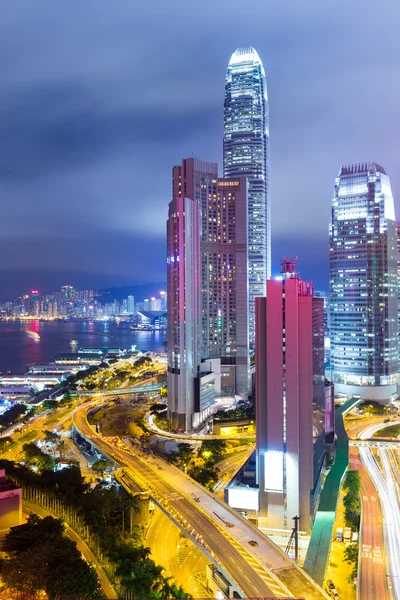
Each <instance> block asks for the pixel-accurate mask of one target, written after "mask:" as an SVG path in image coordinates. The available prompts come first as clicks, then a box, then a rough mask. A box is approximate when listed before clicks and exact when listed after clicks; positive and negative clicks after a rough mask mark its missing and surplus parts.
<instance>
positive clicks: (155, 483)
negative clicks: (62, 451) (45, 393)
mask: <svg viewBox="0 0 400 600" xmlns="http://www.w3.org/2000/svg"><path fill="white" fill-rule="evenodd" d="M87 410H88V406H87V405H86V406H83V407H81V408H80V409H79V410H77V411H76V412H75V414H74V417H73V421H74V425H75V427H76V428H77V429H78V431H80V432H81V434H82V435H83V436H84V437H85V438H86V439H87V440H88V441H90V442H92V443H93V445H95V446H96V447H97V448H99V450H101V451H102V452H103V453H104V454H105V455H108V456H111V457H112V458H113V459H114V460H115V462H116V463H118V464H119V465H121V466H123V467H127V468H128V472H129V469H130V468H132V469H133V472H132V473H131V476H132V478H133V479H134V478H135V476H136V474H138V475H139V477H140V478H141V479H142V481H145V482H146V483H147V486H148V488H149V487H150V493H151V494H152V495H153V496H155V497H157V499H159V500H160V499H161V501H162V502H163V503H166V504H165V505H166V506H168V510H171V512H174V513H175V514H177V515H180V517H181V518H182V519H184V520H185V521H186V522H187V523H188V524H190V526H191V527H193V528H194V529H195V531H196V532H198V533H199V534H200V535H201V538H202V541H203V543H204V545H206V546H207V547H208V548H209V549H210V552H212V553H213V555H214V556H215V557H217V559H218V560H219V561H220V563H221V564H222V566H223V568H224V569H225V570H226V571H227V572H228V573H230V574H231V576H232V577H233V579H234V580H235V581H236V583H237V584H238V586H239V588H240V589H241V590H242V591H243V593H244V595H245V596H246V597H249V598H260V597H268V596H269V597H275V598H279V597H280V598H284V597H288V596H291V595H293V596H296V597H304V598H307V600H314V599H315V600H317V599H318V600H320V599H322V598H326V597H327V596H326V594H325V593H324V592H323V591H322V590H321V588H319V586H317V585H316V584H315V583H314V582H312V581H311V580H308V579H307V578H306V576H305V575H304V574H303V572H302V571H301V570H300V569H298V568H297V567H296V566H295V564H294V563H293V561H291V560H290V559H289V557H287V556H286V555H285V554H284V553H282V552H281V551H280V549H279V548H277V547H276V546H275V545H274V544H273V543H272V542H271V541H270V540H268V539H267V538H266V536H264V535H263V534H262V533H261V532H260V531H259V530H257V529H256V528H255V527H253V526H252V525H251V524H250V523H249V522H248V521H246V520H245V519H242V518H241V517H240V516H239V515H237V513H234V511H231V510H230V509H229V508H228V507H227V506H226V505H223V504H222V503H220V502H219V501H218V500H214V499H213V497H212V495H210V494H208V493H207V492H206V490H204V488H201V486H198V485H197V484H195V482H193V481H192V480H191V479H190V478H189V477H187V476H186V475H184V474H183V473H182V472H180V471H179V470H178V469H176V468H174V467H172V466H171V465H168V464H167V463H164V462H163V463H162V465H161V464H160V462H157V461H154V460H149V458H147V459H146V460H144V459H142V458H140V457H139V456H138V455H133V454H131V452H129V451H127V450H126V449H121V448H120V447H118V446H116V445H112V444H111V443H110V441H109V440H107V441H106V440H105V439H103V438H102V437H101V435H99V434H97V433H96V432H95V431H94V430H93V429H92V428H91V427H90V425H89V423H88V421H87V418H86V413H87ZM190 490H194V492H191V491H190ZM191 494H193V495H197V496H198V497H199V498H200V502H195V501H194V499H193V498H192V497H191ZM225 515H226V516H225ZM227 520H229V522H231V523H232V524H233V525H234V526H233V527H232V528H228V527H227V526H226V525H225V522H226V521H227ZM224 521H225V522H224ZM251 539H254V540H256V541H257V542H258V547H257V548H251V547H250V546H249V547H247V543H248V541H249V540H251ZM261 557H262V560H261ZM267 564H269V565H271V568H272V570H273V571H274V572H272V571H271V570H269V569H268V568H266V566H265V565H267ZM275 573H279V576H280V578H281V579H283V581H284V584H283V583H282V582H281V581H279V579H278V577H277V576H276V575H275ZM289 590H290V592H289Z"/></svg>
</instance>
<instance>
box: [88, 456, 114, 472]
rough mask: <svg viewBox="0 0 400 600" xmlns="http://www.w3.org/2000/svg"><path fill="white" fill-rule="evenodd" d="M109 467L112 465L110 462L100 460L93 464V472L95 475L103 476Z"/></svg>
mask: <svg viewBox="0 0 400 600" xmlns="http://www.w3.org/2000/svg"><path fill="white" fill-rule="evenodd" d="M109 467H111V463H110V462H109V461H108V460H106V459H104V458H99V459H98V460H96V461H95V462H94V463H93V464H92V471H94V472H95V473H101V475H103V473H104V471H105V470H106V469H108V468H109Z"/></svg>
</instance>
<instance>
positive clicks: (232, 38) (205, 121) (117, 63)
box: [0, 0, 400, 296]
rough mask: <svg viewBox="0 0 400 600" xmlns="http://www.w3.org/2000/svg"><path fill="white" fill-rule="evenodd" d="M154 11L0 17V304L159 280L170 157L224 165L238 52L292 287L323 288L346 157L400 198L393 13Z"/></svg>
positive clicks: (315, 6)
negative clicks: (256, 62) (292, 270)
mask: <svg viewBox="0 0 400 600" xmlns="http://www.w3.org/2000/svg"><path fill="white" fill-rule="evenodd" d="M157 4H158V3H157V2H156V5H157ZM159 6H160V10H158V9H157V6H155V7H154V6H151V7H150V6H149V5H141V6H139V7H138V6H133V5H132V4H131V3H128V2H124V1H123V2H122V5H121V10H120V11H118V13H116V12H115V11H113V10H112V9H111V7H106V6H104V7H102V9H101V10H97V11H96V13H95V14H94V13H93V10H92V7H91V6H89V5H87V4H85V3H83V4H81V5H79V6H77V7H76V10H75V11H71V10H70V8H69V7H68V6H63V7H60V6H57V7H56V6H54V4H52V3H50V2H46V1H43V2H40V3H39V4H38V5H35V6H33V5H31V4H29V3H24V4H23V7H22V8H21V5H19V6H16V5H12V4H6V5H5V6H4V7H3V12H2V22H1V25H0V29H1V36H0V53H1V55H2V56H3V57H5V60H4V66H3V90H4V93H3V94H2V99H1V103H0V134H1V135H0V153H1V156H2V164H1V168H0V194H1V197H2V219H1V223H0V253H1V256H2V259H3V260H2V265H1V269H0V274H1V278H2V292H1V294H2V296H3V294H4V290H6V293H7V296H14V295H19V294H22V293H23V291H24V289H25V287H28V288H29V287H32V286H38V287H39V288H41V289H52V288H55V287H58V286H60V285H62V284H63V283H64V282H65V281H69V282H71V284H72V285H75V286H77V287H87V288H99V287H108V286H112V285H126V284H131V283H142V282H143V283H144V282H146V281H165V280H166V275H165V273H166V268H165V267H166V265H165V230H164V229H165V228H164V224H165V219H166V216H167V211H166V205H167V201H168V200H169V191H170V165H171V164H176V163H177V162H179V161H180V160H181V158H182V156H192V155H195V156H198V157H200V158H206V159H207V160H210V161H214V162H218V163H219V164H222V160H221V159H222V148H221V137H222V132H223V110H222V109H223V101H224V90H223V85H221V80H223V78H224V75H225V72H226V65H227V62H228V61H229V57H230V55H231V53H232V47H233V48H234V47H237V46H246V45H251V46H253V47H254V48H256V49H257V52H258V53H259V55H260V56H261V57H262V59H263V62H264V67H265V70H266V73H267V77H268V87H269V102H270V106H271V114H272V115H273V119H272V121H271V204H272V264H273V265H274V264H279V259H280V258H281V256H284V255H286V256H291V255H294V256H299V257H301V265H303V266H302V272H301V277H302V278H303V279H309V278H310V279H312V280H313V281H314V283H315V286H316V289H325V290H327V288H328V285H327V283H328V228H327V224H328V222H329V213H330V201H331V195H332V181H333V180H334V178H335V176H336V174H337V173H338V170H339V168H340V165H342V164H352V163H355V162H358V161H363V160H376V161H378V163H380V164H384V165H385V167H386V169H387V171H388V172H389V173H391V174H392V187H393V195H394V197H395V199H396V198H399V197H400V178H399V177H398V176H397V171H398V169H397V164H396V156H397V152H396V148H397V139H398V138H399V136H400V123H399V119H398V116H397V108H396V107H397V106H398V104H399V102H400V89H399V86H398V85H397V72H398V64H399V56H400V52H399V50H400V40H399V38H398V32H397V23H398V20H399V13H400V7H399V6H398V4H397V3H394V2H391V3H389V4H388V5H387V6H386V9H385V11H375V12H371V11H366V10H365V9H364V8H365V7H364V5H363V4H362V3H361V2H360V1H359V0H356V1H355V2H354V3H352V4H351V6H350V5H348V3H345V2H344V0H339V4H338V3H335V4H332V5H330V4H329V3H328V5H324V7H323V9H322V8H321V4H320V3H319V2H317V1H316V0H310V1H309V2H307V3H302V4H299V3H292V4H291V7H290V10H287V7H286V6H285V5H283V4H279V3H275V4H273V5H270V4H268V5H266V4H265V3H264V2H261V1H259V2H256V3H255V5H254V11H255V14H256V15H257V18H252V19H251V21H249V20H248V19H247V18H246V17H248V14H247V11H246V8H245V6H244V5H237V6H236V5H235V6H233V5H232V3H231V2H227V0H221V2H219V3H218V5H215V3H213V4H211V2H206V3H205V4H204V5H203V8H204V10H202V12H201V14H200V15H199V14H197V13H198V11H196V18H194V9H192V8H190V10H189V9H188V7H187V6H186V7H185V10H175V11H174V14H173V15H172V13H171V12H169V8H167V7H165V4H164V3H163V4H159ZM208 9H209V10H208ZM211 13H212V19H210V18H209V15H210V14H211ZM343 14H345V15H346V18H345V19H344V18H343ZM355 22H356V23H357V24H358V26H357V28H354V26H353V24H354V23H355ZM371 30H373V31H374V36H373V37H372V38H371V36H370V34H369V32H370V31H371ZM189 31H190V35H189ZM72 37H73V40H74V43H73V44H71V39H72ZM171 38H176V39H180V40H181V41H182V43H184V45H185V52H182V48H181V46H180V45H174V44H171V43H170V40H171ZM16 40H19V41H18V45H16ZM82 56H85V60H84V61H83V60H82ZM349 57H351V60H349ZM371 78H373V81H374V84H373V85H370V81H371ZM138 90H140V93H138ZM378 115H379V118H377V116H378ZM366 124H368V126H366ZM221 175H222V173H221ZM397 212H399V211H397ZM22 281H23V282H24V284H23V285H21V282H22Z"/></svg>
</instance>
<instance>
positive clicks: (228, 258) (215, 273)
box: [168, 158, 250, 396]
mask: <svg viewBox="0 0 400 600" xmlns="http://www.w3.org/2000/svg"><path fill="white" fill-rule="evenodd" d="M173 194H175V195H176V197H182V196H186V197H189V198H193V199H195V200H196V201H197V202H198V203H199V207H200V213H201V216H200V223H201V225H200V231H201V233H200V261H201V264H200V272H201V358H202V360H207V359H214V358H220V359H221V382H222V387H223V389H222V393H223V394H225V395H226V394H230V395H233V394H238V395H241V396H247V395H248V393H249V385H250V383H249V366H250V365H249V342H248V254H247V248H248V243H247V235H248V230H247V215H248V208H247V181H246V178H245V177H235V178H233V179H232V178H218V166H217V164H215V163H208V162H204V161H200V160H198V159H195V158H188V159H184V160H183V161H182V165H179V166H175V167H174V168H173ZM168 294H169V292H168Z"/></svg>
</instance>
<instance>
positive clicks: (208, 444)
mask: <svg viewBox="0 0 400 600" xmlns="http://www.w3.org/2000/svg"><path fill="white" fill-rule="evenodd" d="M226 448H227V444H226V441H225V440H204V441H203V442H202V443H201V446H200V448H199V450H198V451H197V453H198V455H199V456H200V457H201V458H203V459H204V461H205V463H206V465H210V466H212V465H214V464H215V463H217V462H219V461H220V460H222V459H223V457H224V456H225V453H226Z"/></svg>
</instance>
